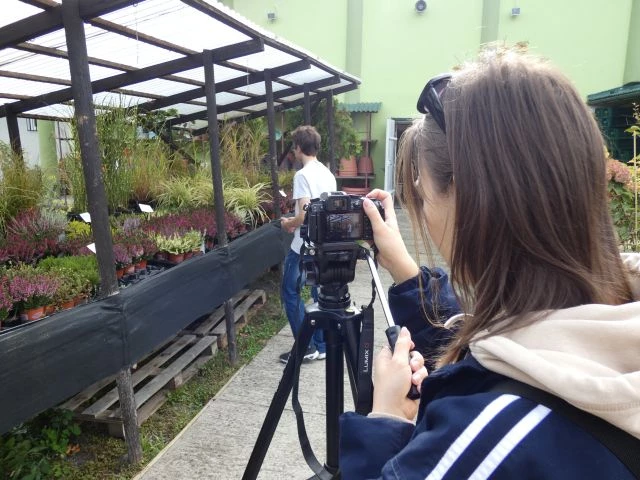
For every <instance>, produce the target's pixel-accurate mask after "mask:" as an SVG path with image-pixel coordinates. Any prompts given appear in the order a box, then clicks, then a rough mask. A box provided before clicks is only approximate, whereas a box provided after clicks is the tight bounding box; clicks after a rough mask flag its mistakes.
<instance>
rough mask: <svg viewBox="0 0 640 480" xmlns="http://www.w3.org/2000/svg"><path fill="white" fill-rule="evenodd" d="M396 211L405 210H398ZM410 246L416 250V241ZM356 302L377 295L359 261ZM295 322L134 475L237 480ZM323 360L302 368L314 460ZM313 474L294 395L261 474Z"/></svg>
mask: <svg viewBox="0 0 640 480" xmlns="http://www.w3.org/2000/svg"><path fill="white" fill-rule="evenodd" d="M398 213H400V212H399V211H398ZM400 224H401V230H402V231H403V236H404V238H405V240H406V241H407V243H408V244H409V243H411V244H412V243H413V242H412V239H413V237H412V235H411V233H410V230H409V227H408V222H407V220H406V217H405V216H402V217H401V218H400ZM409 251H410V252H413V247H412V245H409ZM380 277H381V280H382V284H383V286H384V287H385V289H386V288H388V287H389V285H391V283H392V280H391V277H390V276H389V274H388V273H387V272H386V271H384V270H380ZM349 291H350V293H351V296H352V299H353V300H354V302H355V303H356V304H357V305H362V304H366V303H368V302H369V299H370V298H371V274H370V272H369V268H368V266H367V264H366V263H365V262H364V261H359V262H358V266H357V270H356V279H355V281H354V282H352V283H350V284H349ZM374 309H375V345H376V348H375V352H377V351H378V350H379V349H380V348H381V347H382V345H384V344H385V342H386V337H385V335H384V330H385V328H386V321H385V319H384V315H383V313H382V308H381V306H380V302H379V301H377V300H376V303H375V304H374ZM292 345H293V338H292V335H291V330H290V328H289V326H287V327H285V328H284V329H282V331H280V333H279V334H278V335H276V336H275V337H273V338H272V339H271V340H270V341H269V342H268V343H267V345H266V346H265V348H264V349H263V350H262V351H261V352H260V353H259V354H258V355H257V356H256V357H255V358H254V359H253V360H252V361H251V363H249V364H248V365H246V366H245V367H243V368H242V369H241V370H240V371H238V372H237V373H236V375H235V376H234V377H233V378H232V379H231V380H230V381H229V382H228V383H227V385H225V387H224V388H223V389H222V390H221V391H220V392H218V394H217V395H216V397H215V398H214V399H212V400H211V401H210V402H209V403H208V404H207V405H206V406H205V407H204V408H203V410H202V411H201V412H200V413H199V414H198V416H197V417H196V418H194V419H193V420H192V421H191V422H190V423H189V425H187V426H186V427H185V429H184V430H183V431H182V432H181V433H180V434H179V435H178V436H177V437H176V438H175V439H174V440H173V441H172V442H171V443H170V444H169V445H168V446H167V447H166V448H165V449H164V450H163V451H162V452H160V454H158V456H157V457H156V458H155V459H154V460H153V461H152V462H151V463H150V464H149V465H148V466H147V467H146V468H145V469H144V470H143V471H142V472H141V473H140V474H139V475H138V476H136V477H135V478H136V480H161V479H167V480H196V479H216V480H226V479H239V478H242V475H243V472H244V469H245V467H246V464H247V461H248V459H249V456H250V455H251V452H252V450H253V446H254V444H255V441H256V439H257V436H258V433H259V431H260V428H261V426H262V424H263V422H264V420H265V416H266V413H267V409H268V408H269V405H270V403H271V400H272V398H273V394H274V393H275V391H276V388H277V386H278V383H279V381H280V379H281V377H282V371H283V365H282V364H281V363H279V361H278V355H280V354H281V353H283V352H285V351H288V350H290V349H291V346H292ZM325 363H326V362H325V361H314V362H312V363H310V364H304V365H302V367H301V369H300V391H299V399H300V403H301V404H302V408H303V411H304V414H305V415H304V418H305V424H306V429H307V434H308V436H309V439H310V441H311V445H312V447H313V449H314V452H315V454H316V457H317V458H318V460H320V462H321V463H323V462H324V460H325V445H326V438H325V397H326V394H325ZM344 391H345V406H344V410H345V411H348V410H352V409H353V401H352V399H351V390H350V387H349V382H348V379H347V377H346V371H345V389H344ZM311 474H312V472H311V470H310V469H309V467H308V466H307V464H306V462H305V461H304V459H303V457H302V453H301V450H300V445H299V443H298V434H297V428H296V422H295V415H294V413H293V410H292V409H291V400H290V399H289V401H288V402H287V406H286V408H285V410H284V412H283V415H282V417H281V419H280V422H279V423H278V427H277V429H276V432H275V435H274V437H273V440H272V442H271V444H270V446H269V448H268V452H267V456H266V458H265V460H264V462H263V464H262V469H261V471H260V475H259V477H258V478H260V479H263V480H267V479H268V480H282V479H305V478H309V477H310V476H311Z"/></svg>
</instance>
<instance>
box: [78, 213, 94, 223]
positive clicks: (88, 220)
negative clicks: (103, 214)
mask: <svg viewBox="0 0 640 480" xmlns="http://www.w3.org/2000/svg"><path fill="white" fill-rule="evenodd" d="M80 218H81V219H82V220H83V221H84V222H85V223H91V214H90V213H89V212H84V213H81V214H80Z"/></svg>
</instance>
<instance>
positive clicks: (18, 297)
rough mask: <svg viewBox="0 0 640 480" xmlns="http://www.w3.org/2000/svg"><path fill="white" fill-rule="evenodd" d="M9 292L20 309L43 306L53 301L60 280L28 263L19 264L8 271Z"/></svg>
mask: <svg viewBox="0 0 640 480" xmlns="http://www.w3.org/2000/svg"><path fill="white" fill-rule="evenodd" d="M8 274H9V280H10V284H9V293H10V295H11V297H12V298H13V301H14V302H15V303H16V304H17V305H18V307H19V308H20V310H29V309H31V308H37V307H44V306H45V305H49V304H51V303H53V299H54V297H55V295H56V292H57V290H58V287H59V286H60V281H59V280H58V278H56V277H55V276H53V275H51V274H47V273H43V272H40V271H38V270H36V269H35V268H33V267H31V266H28V265H20V266H19V267H17V268H14V269H11V270H10V271H9V272H8Z"/></svg>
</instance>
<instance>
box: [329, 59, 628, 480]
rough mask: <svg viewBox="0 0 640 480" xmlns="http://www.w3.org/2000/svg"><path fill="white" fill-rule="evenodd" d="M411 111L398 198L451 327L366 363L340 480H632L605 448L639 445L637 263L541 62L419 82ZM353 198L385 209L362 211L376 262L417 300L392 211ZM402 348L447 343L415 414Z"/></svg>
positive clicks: (571, 113)
mask: <svg viewBox="0 0 640 480" xmlns="http://www.w3.org/2000/svg"><path fill="white" fill-rule="evenodd" d="M418 110H419V111H421V112H422V113H425V114H426V115H425V116H424V118H422V119H420V120H418V121H417V122H416V123H415V124H414V125H413V126H412V127H410V128H409V129H408V131H407V132H406V133H405V135H404V137H403V139H402V145H401V148H400V151H399V154H398V162H399V166H398V175H399V178H398V183H399V184H400V185H401V192H400V198H401V200H402V202H403V204H404V206H405V207H406V208H407V210H408V212H409V216H410V218H411V219H412V223H413V225H414V228H415V229H417V230H418V232H419V233H420V235H421V236H422V238H423V239H424V240H425V242H426V241H427V240H429V242H427V247H428V245H429V244H433V245H435V246H436V248H437V249H438V251H439V253H440V254H441V255H442V257H443V258H444V260H445V261H446V262H447V264H448V265H449V267H450V271H451V274H450V278H451V285H452V287H453V291H454V292H455V294H456V296H457V299H458V301H459V304H460V306H461V308H462V311H463V314H462V315H460V316H459V318H458V321H457V322H456V323H455V327H454V328H453V329H446V327H444V326H443V325H441V324H440V323H439V322H437V321H432V322H427V321H424V322H422V324H421V326H420V328H419V329H418V328H417V327H416V323H415V322H413V323H412V324H411V326H410V328H409V329H410V330H411V331H409V330H407V329H404V330H403V332H402V334H401V335H400V338H399V340H398V342H397V344H396V348H395V351H394V353H393V354H392V353H391V352H390V351H389V350H388V349H384V350H383V351H382V352H380V354H379V355H378V356H377V358H376V363H375V367H374V386H375V388H374V403H373V412H372V413H371V414H370V415H369V417H363V416H359V415H356V414H354V413H348V414H345V415H344V416H343V417H342V423H341V435H342V438H341V460H340V462H341V463H340V464H341V469H342V472H343V478H347V479H356V478H378V477H382V478H421V479H424V478H427V479H429V480H435V479H445V480H447V479H462V478H474V479H475V478H492V479H514V478H518V479H525V478H526V479H529V478H530V479H541V478H545V479H569V478H571V479H573V478H580V479H603V478H606V479H612V478H616V479H628V478H636V477H635V476H634V474H633V473H631V471H632V470H633V467H630V466H629V462H627V459H626V458H623V457H624V454H621V453H620V450H624V449H619V448H617V446H619V445H622V444H624V445H632V446H635V447H636V448H635V449H634V450H635V451H636V452H637V448H640V441H639V440H638V438H640V355H639V354H638V349H639V348H638V347H640V303H638V302H636V300H637V299H636V298H635V297H634V294H633V292H634V291H635V292H638V291H640V280H639V279H638V273H639V272H638V269H637V268H636V264H637V263H640V262H639V260H640V258H638V257H637V256H635V255H630V256H626V257H625V256H621V255H620V252H619V249H618V245H617V242H616V237H615V233H614V229H613V225H612V222H611V218H610V216H609V209H608V196H607V182H606V171H605V163H606V161H605V155H604V146H603V141H602V136H601V134H600V132H599V130H598V127H597V125H596V123H595V121H594V119H593V117H592V115H591V113H590V112H589V110H588V108H587V107H586V106H585V104H584V102H583V101H582V100H581V98H580V96H579V94H578V93H577V92H576V90H575V88H574V87H573V86H572V85H571V83H570V81H569V80H568V79H567V78H565V77H564V76H563V75H562V74H561V73H559V72H558V71H557V70H556V69H554V68H553V67H551V66H550V65H549V64H548V63H547V62H544V61H542V60H539V59H536V58H533V57H530V56H527V55H524V54H522V53H519V52H515V51H510V50H507V49H492V50H486V51H485V52H483V54H481V56H480V57H479V59H478V60H477V61H475V62H473V63H469V64H466V65H464V66H462V67H461V68H460V69H459V70H457V71H455V72H454V73H453V74H446V75H441V76H439V77H436V78H434V79H432V80H430V81H429V82H428V83H427V85H426V86H425V89H424V90H423V92H422V94H421V95H420V98H419V100H418ZM369 197H371V198H376V199H379V200H381V201H382V202H383V204H384V206H385V220H383V219H382V218H381V217H380V215H379V214H378V213H377V211H376V209H375V208H372V206H371V202H367V201H365V212H366V213H367V215H368V216H369V218H370V219H371V222H372V226H373V231H374V240H375V243H376V246H377V247H378V249H379V252H380V253H379V261H380V264H381V265H382V266H384V267H385V268H387V269H388V270H389V271H390V273H391V275H392V276H393V278H394V280H395V282H396V283H397V284H399V285H405V286H404V287H403V288H404V291H405V292H406V291H407V290H409V291H412V292H413V294H414V296H416V297H418V296H420V295H421V288H424V285H423V283H424V282H418V281H417V279H421V278H423V277H424V272H421V270H420V269H419V268H418V266H417V265H416V263H415V262H414V261H413V260H412V259H411V257H410V255H409V254H408V252H407V250H406V248H405V246H404V243H403V241H402V238H401V236H400V233H399V230H398V228H397V224H396V218H395V213H394V207H393V199H392V198H391V196H390V195H389V194H388V193H386V192H382V191H379V190H376V191H373V192H372V193H370V194H369ZM407 285H408V287H407ZM394 288H397V287H394ZM412 289H413V290H412ZM405 295H406V294H405ZM415 317H416V318H423V316H422V315H421V312H419V311H416V312H415ZM449 323H450V322H449ZM407 326H409V325H407ZM418 330H419V331H418ZM443 331H445V332H446V333H444V334H443ZM412 336H414V337H415V336H420V337H421V338H428V337H429V336H435V337H438V338H442V337H443V336H444V337H446V338H447V342H446V344H445V346H444V348H443V349H442V351H441V352H440V355H439V357H438V358H437V359H436V363H437V366H438V368H436V369H435V370H434V371H431V372H429V376H428V377H427V378H426V379H425V380H424V381H423V382H422V384H421V393H422V398H421V401H420V404H419V405H418V403H417V401H414V400H410V399H408V398H407V397H406V392H407V391H408V389H409V386H410V383H411V382H412V376H413V377H414V378H413V381H414V382H415V380H416V378H415V377H419V378H420V379H421V378H422V376H423V373H421V372H422V370H421V368H420V367H421V366H422V364H421V361H422V360H421V359H420V361H419V362H418V363H419V364H417V365H414V364H413V363H415V362H414V361H412V362H413V363H410V362H409V361H408V360H407V358H408V353H409V350H410V349H411V348H412V343H413V342H412V339H411V337H412ZM424 353H427V354H428V352H425V351H424V350H423V354H424ZM426 360H427V364H428V360H430V359H428V358H427V359H426ZM416 413H417V423H415V424H414V422H416V420H415V416H416ZM574 414H575V415H574ZM567 415H570V416H567ZM569 418H571V420H569ZM585 419H588V421H587V420H585ZM594 419H595V420H594ZM588 422H591V423H593V422H596V424H597V425H598V429H599V430H597V429H596V430H591V429H590V427H589V428H586V427H585V425H586V424H587V423H588ZM598 422H599V423H598ZM601 432H606V433H612V432H613V433H612V435H613V436H614V438H615V439H616V440H615V441H613V442H610V441H604V440H602V439H603V436H601V435H600V433H601ZM623 442H626V443H623ZM636 463H637V462H636Z"/></svg>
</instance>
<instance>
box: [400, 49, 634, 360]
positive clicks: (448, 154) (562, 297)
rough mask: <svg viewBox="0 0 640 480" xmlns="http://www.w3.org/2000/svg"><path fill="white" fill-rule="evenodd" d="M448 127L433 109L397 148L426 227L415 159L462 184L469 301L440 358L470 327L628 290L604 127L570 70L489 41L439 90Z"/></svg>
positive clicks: (522, 318)
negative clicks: (611, 203)
mask: <svg viewBox="0 0 640 480" xmlns="http://www.w3.org/2000/svg"><path fill="white" fill-rule="evenodd" d="M443 103H444V111H445V123H446V128H447V133H446V136H445V134H444V133H443V132H442V131H441V130H440V129H439V128H438V126H437V125H436V124H435V122H433V120H431V119H430V118H429V117H428V116H426V117H425V118H424V119H423V120H420V121H418V122H417V123H416V124H414V125H413V126H412V127H410V128H409V129H408V131H407V132H406V133H405V137H404V138H403V141H402V143H401V148H400V152H399V167H398V176H399V180H400V182H401V184H402V188H401V194H400V197H401V200H402V201H403V202H404V204H405V205H406V207H407V210H408V212H409V215H410V218H411V219H412V223H413V225H414V227H417V230H418V231H419V232H420V233H421V235H422V237H423V239H426V238H427V232H426V229H425V225H424V223H425V222H424V218H423V217H422V215H423V213H422V205H423V202H425V201H427V202H428V199H425V198H422V194H421V191H420V189H419V188H418V187H417V186H416V185H415V183H414V181H415V176H416V173H417V171H420V172H422V171H424V172H425V174H426V175H429V176H430V177H431V180H432V183H433V184H434V185H435V186H436V189H437V190H438V193H441V194H445V195H446V194H451V193H452V192H455V220H453V221H454V222H455V223H454V233H453V245H452V253H451V262H450V268H451V281H452V284H453V286H454V289H455V290H456V292H457V293H458V295H459V299H460V301H461V305H462V306H463V309H464V310H465V312H468V313H472V314H473V316H472V317H467V320H466V321H465V322H464V325H463V326H462V327H461V328H460V329H459V330H458V332H457V334H456V337H457V338H456V341H454V342H453V343H452V344H451V345H450V346H449V347H448V348H447V350H446V352H445V353H444V355H443V357H442V358H441V361H440V363H441V364H442V363H449V362H451V361H455V359H456V358H457V357H458V355H459V354H460V351H461V350H462V349H464V348H465V347H466V346H467V345H468V344H469V342H470V341H471V339H472V338H473V337H474V336H476V335H478V334H480V333H481V332H482V331H484V330H486V329H487V328H491V334H492V335H493V334H496V333H499V332H504V331H505V330H508V329H513V328H517V327H519V326H521V325H524V324H526V322H530V321H535V319H536V318H538V317H539V315H541V314H542V312H544V311H546V310H550V309H559V308H569V307H573V306H577V305H582V304H587V303H603V304H611V305H616V304H620V303H624V302H627V301H629V300H630V297H631V294H630V288H629V284H628V282H627V280H626V275H625V272H624V269H623V266H622V261H621V259H620V255H619V250H618V247H617V242H616V237H615V234H614V229H613V224H612V222H611V218H610V215H609V208H608V197H607V189H606V173H605V172H606V167H605V163H606V162H605V155H604V146H603V140H602V136H601V133H600V131H599V129H598V127H597V125H596V123H595V121H594V119H593V117H592V115H591V113H590V112H589V110H588V109H587V107H586V106H585V104H584V102H583V101H582V100H581V98H580V96H579V94H578V93H577V91H576V90H575V88H574V87H573V86H572V85H571V83H570V81H569V80H568V79H567V78H565V77H564V76H563V75H562V74H560V73H559V72H558V71H557V70H555V69H554V68H552V67H551V66H550V65H548V64H547V63H546V62H544V61H542V60H539V59H535V58H533V57H531V56H528V55H523V54H521V53H515V52H511V51H504V50H503V51H487V52H485V53H484V54H482V55H481V56H480V58H479V60H478V61H476V62H474V63H471V64H467V65H465V66H464V67H463V68H461V70H460V71H458V72H457V73H455V74H454V76H453V78H452V80H451V82H450V84H449V86H448V87H447V90H446V91H445V93H444V94H443Z"/></svg>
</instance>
